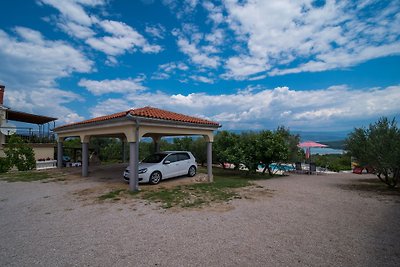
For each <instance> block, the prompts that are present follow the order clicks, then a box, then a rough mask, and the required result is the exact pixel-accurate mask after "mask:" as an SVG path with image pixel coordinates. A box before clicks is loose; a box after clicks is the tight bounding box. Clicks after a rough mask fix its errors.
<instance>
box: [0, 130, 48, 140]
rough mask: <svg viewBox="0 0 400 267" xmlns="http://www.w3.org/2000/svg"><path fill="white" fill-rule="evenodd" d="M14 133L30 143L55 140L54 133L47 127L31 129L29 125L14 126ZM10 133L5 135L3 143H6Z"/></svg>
mask: <svg viewBox="0 0 400 267" xmlns="http://www.w3.org/2000/svg"><path fill="white" fill-rule="evenodd" d="M0 128H1V127H0ZM15 130H16V133H15V135H16V136H18V137H20V138H22V139H23V140H24V141H25V142H27V143H31V144H50V143H54V142H55V137H54V133H53V132H51V131H50V130H49V129H48V130H47V131H44V130H33V128H29V127H16V129H15ZM9 138H10V135H6V137H5V143H6V144H7V143H8V140H9Z"/></svg>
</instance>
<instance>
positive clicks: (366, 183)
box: [337, 178, 400, 203]
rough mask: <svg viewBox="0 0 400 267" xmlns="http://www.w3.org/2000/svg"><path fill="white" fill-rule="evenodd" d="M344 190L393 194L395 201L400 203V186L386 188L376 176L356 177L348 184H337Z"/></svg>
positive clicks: (383, 194)
mask: <svg viewBox="0 0 400 267" xmlns="http://www.w3.org/2000/svg"><path fill="white" fill-rule="evenodd" d="M337 186H338V187H339V188H341V189H344V190H351V191H358V192H361V193H365V194H368V195H369V196H371V197H373V196H394V197H395V199H394V200H395V201H396V202H399V203H400V188H388V186H387V185H386V184H384V183H382V182H381V181H380V180H379V179H378V178H376V179H371V178H368V179H357V180H354V181H353V182H352V183H350V184H338V185H337Z"/></svg>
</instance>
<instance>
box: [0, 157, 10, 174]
mask: <svg viewBox="0 0 400 267" xmlns="http://www.w3.org/2000/svg"><path fill="white" fill-rule="evenodd" d="M9 169H10V163H9V162H8V159H7V158H0V173H5V172H8V170H9Z"/></svg>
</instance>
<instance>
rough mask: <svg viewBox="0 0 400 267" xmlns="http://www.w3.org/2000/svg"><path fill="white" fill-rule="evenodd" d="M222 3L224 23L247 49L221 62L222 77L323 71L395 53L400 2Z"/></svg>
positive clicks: (399, 46) (399, 48) (398, 49)
mask: <svg viewBox="0 0 400 267" xmlns="http://www.w3.org/2000/svg"><path fill="white" fill-rule="evenodd" d="M224 5H225V8H226V12H227V23H228V24H229V27H230V28H231V29H232V30H233V31H234V32H235V35H236V37H237V40H238V41H241V42H242V43H243V44H244V45H245V47H246V48H247V49H246V51H245V52H243V53H242V54H240V55H235V56H232V57H231V58H230V59H228V60H227V63H226V65H225V69H226V74H225V75H224V77H226V78H233V79H235V78H237V79H243V78H246V77H247V76H250V75H256V74H257V73H259V72H261V71H268V74H269V75H283V74H287V73H298V72H315V71H324V70H329V69H335V68H342V67H348V66H353V65H356V64H359V63H361V62H364V61H367V60H370V59H374V58H377V57H382V56H388V55H396V54H399V53H400V41H399V38H398V36H399V34H400V17H399V16H398V15H397V14H398V13H399V11H400V6H399V5H398V4H396V3H395V2H393V1H389V2H385V3H381V1H364V2H363V3H362V4H358V3H357V4H356V3H353V2H351V1H349V2H347V1H324V2H323V3H321V5H316V4H315V2H314V1H309V0H303V1H290V0H282V1H278V2H277V1H262V0H253V1H247V2H242V1H237V0H225V1H224ZM377 5H379V8H377ZM253 62H257V64H256V65H254V63H253ZM243 69H246V71H243Z"/></svg>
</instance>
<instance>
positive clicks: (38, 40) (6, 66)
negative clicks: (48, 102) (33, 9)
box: [0, 27, 94, 87]
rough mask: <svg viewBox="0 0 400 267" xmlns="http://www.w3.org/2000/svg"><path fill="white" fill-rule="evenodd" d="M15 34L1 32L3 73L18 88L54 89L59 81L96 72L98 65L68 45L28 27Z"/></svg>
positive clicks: (17, 28)
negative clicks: (49, 87) (45, 87)
mask: <svg viewBox="0 0 400 267" xmlns="http://www.w3.org/2000/svg"><path fill="white" fill-rule="evenodd" d="M15 32H16V33H17V36H16V37H13V36H10V35H9V34H8V33H6V32H5V31H3V30H0V44H1V45H0V58H1V59H2V60H1V62H2V63H1V64H0V73H1V74H2V78H3V79H4V80H7V81H10V82H11V81H12V82H13V84H15V85H16V86H27V85H30V86H32V87H33V86H53V85H54V84H55V82H56V79H58V78H62V77H67V76H69V75H71V74H72V73H73V72H81V73H87V72H90V71H92V69H93V65H94V62H93V61H91V60H90V59H88V58H87V57H86V56H85V55H84V54H83V53H82V52H81V51H79V50H78V49H76V48H74V47H72V46H71V45H69V44H68V43H66V42H63V41H51V40H47V39H45V38H44V37H43V35H42V34H41V33H40V32H38V31H35V30H32V29H29V28H24V27H16V28H15ZM66 58H67V59H68V60H65V59H66Z"/></svg>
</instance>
